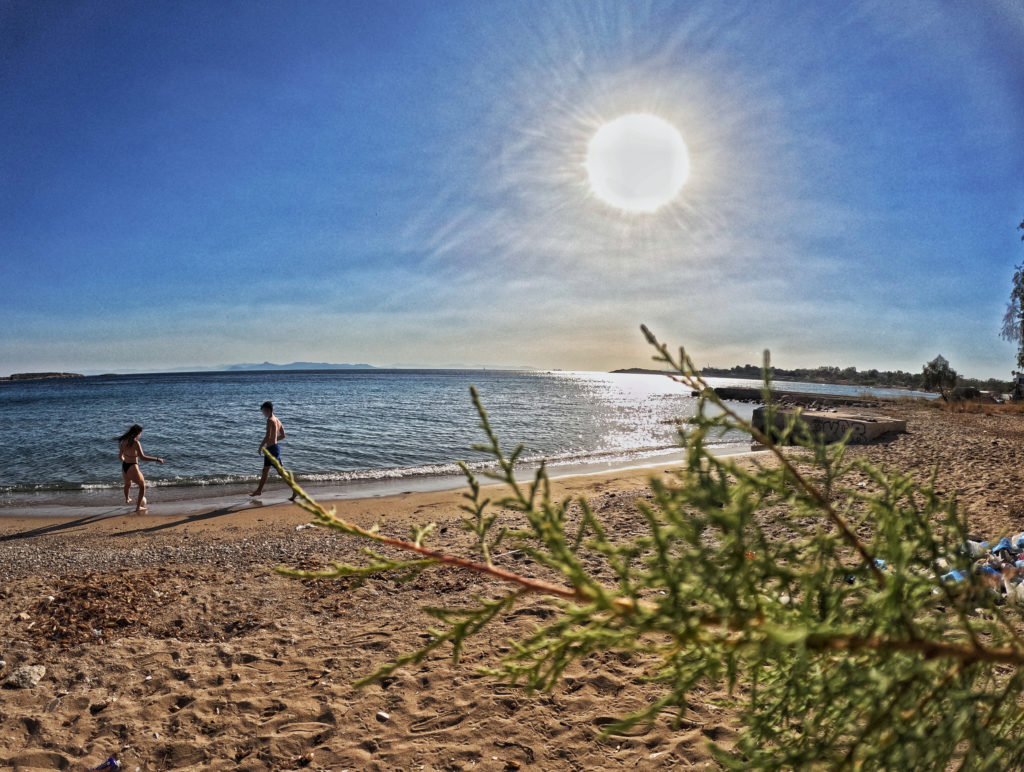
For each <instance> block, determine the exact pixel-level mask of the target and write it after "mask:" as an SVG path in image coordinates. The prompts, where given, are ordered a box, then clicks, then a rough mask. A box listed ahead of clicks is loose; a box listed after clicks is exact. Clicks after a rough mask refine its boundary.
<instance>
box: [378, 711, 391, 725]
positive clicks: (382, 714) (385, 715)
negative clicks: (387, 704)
mask: <svg viewBox="0 0 1024 772" xmlns="http://www.w3.org/2000/svg"><path fill="white" fill-rule="evenodd" d="M390 718H391V714H390V713H385V712H384V711H383V710H379V711H377V720H378V721H380V722H381V723H382V724H383V723H384V722H385V721H387V720H388V719H390Z"/></svg>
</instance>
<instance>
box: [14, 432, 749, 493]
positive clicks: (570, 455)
mask: <svg viewBox="0 0 1024 772" xmlns="http://www.w3.org/2000/svg"><path fill="white" fill-rule="evenodd" d="M718 444H720V445H721V446H730V445H733V444H736V443H729V442H721V443H718ZM679 450H680V446H679V445H677V444H675V443H673V444H664V445H651V446H647V447H638V448H627V449H621V450H620V449H616V450H607V449H606V450H599V451H592V452H565V453H557V454H552V455H547V456H545V455H540V454H535V455H527V456H521V457H520V458H519V459H518V460H517V462H516V466H517V468H520V469H525V468H530V467H536V466H538V465H539V464H541V463H544V464H545V465H546V466H548V467H552V468H557V467H562V466H571V465H574V464H590V463H611V464H617V463H629V462H634V461H642V460H644V459H657V458H659V457H661V456H666V455H670V454H672V453H677V452H678V451H679ZM466 466H467V467H468V468H469V469H470V471H472V472H486V471H494V470H496V469H497V463H496V462H494V461H487V460H478V461H470V462H466ZM461 474H462V469H461V467H460V466H459V465H458V464H457V463H455V462H444V463H437V464H418V465H413V466H396V467H376V468H368V469H344V470H332V471H320V472H298V473H296V474H295V479H296V480H297V481H298V482H299V483H315V484H321V485H323V484H331V483H340V484H344V483H358V482H375V481H388V480H403V479H415V478H424V477H452V476H460V475H461ZM253 479H254V475H252V474H247V475H243V474H217V475H206V476H191V477H187V476H186V477H174V478H147V480H146V484H147V486H148V487H151V488H211V487H218V486H228V485H237V484H241V483H246V484H248V483H250V482H252V480H253ZM121 485H122V483H121V482H119V481H118V482H113V481H102V482H95V481H89V482H69V481H65V480H62V481H57V482H50V483H38V484H15V485H4V486H0V496H10V495H15V494H38V493H72V492H90V491H106V490H114V489H118V488H120V487H121Z"/></svg>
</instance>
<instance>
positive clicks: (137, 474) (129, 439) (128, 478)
mask: <svg viewBox="0 0 1024 772" xmlns="http://www.w3.org/2000/svg"><path fill="white" fill-rule="evenodd" d="M140 434H142V427H141V426H139V425H138V424H134V425H133V426H132V428H131V429H129V430H128V431H126V432H125V433H124V434H122V435H121V436H120V437H115V438H114V439H115V440H117V443H118V446H119V447H120V449H121V477H123V478H124V503H125V504H131V503H132V500H131V497H130V496H129V493H130V491H131V487H132V483H135V484H136V485H138V486H139V500H138V503H137V504H136V505H135V511H136V512H142V511H143V510H144V509H146V478H145V477H143V476H142V470H141V469H139V462H140V461H156V462H158V463H161V464H162V463H163V462H164V460H163V459H162V458H157V457H156V456H147V455H146V454H145V453H144V452H143V451H142V443H140V442H139V435H140Z"/></svg>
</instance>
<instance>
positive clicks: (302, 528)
mask: <svg viewBox="0 0 1024 772" xmlns="http://www.w3.org/2000/svg"><path fill="white" fill-rule="evenodd" d="M307 528H316V526H315V525H313V524H312V523H303V524H302V525H297V526H295V530H296V531H305V530H306V529H307Z"/></svg>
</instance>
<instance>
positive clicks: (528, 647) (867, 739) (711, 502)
mask: <svg viewBox="0 0 1024 772" xmlns="http://www.w3.org/2000/svg"><path fill="white" fill-rule="evenodd" d="M644 332H645V334H646V335H647V337H648V339H649V341H650V342H651V344H652V345H653V346H654V347H655V350H656V356H655V359H656V360H657V361H659V362H661V363H663V364H665V365H668V366H669V367H671V368H672V369H673V370H674V371H675V372H676V374H677V377H678V378H680V379H681V380H682V381H683V382H685V383H687V384H688V385H690V386H691V387H693V388H694V390H696V391H697V392H698V393H699V394H700V395H701V396H700V408H701V409H700V411H699V412H698V415H697V417H696V418H695V419H694V420H692V421H691V422H688V423H687V424H686V425H685V426H682V427H681V428H680V432H681V440H682V441H683V443H684V444H685V447H686V451H687V458H686V462H685V464H684V466H683V467H682V468H681V469H679V470H677V471H676V472H674V473H673V474H672V475H671V476H670V477H669V480H668V481H667V482H662V481H660V480H658V479H652V480H651V483H650V496H649V498H645V499H643V500H641V501H638V507H639V509H640V511H641V513H642V515H643V517H644V518H645V520H646V523H647V531H646V533H645V534H644V535H641V536H639V537H634V536H631V537H628V538H618V537H617V534H616V528H615V523H612V522H602V521H601V520H600V519H599V518H598V517H597V516H596V515H595V513H594V510H593V509H592V508H591V506H590V505H589V503H588V502H587V500H585V499H579V500H571V499H565V500H561V501H559V500H554V499H552V497H551V493H550V486H549V481H548V477H547V474H546V472H545V470H544V468H543V467H541V469H540V470H539V471H538V472H537V473H536V475H535V476H534V477H533V478H532V479H531V480H530V481H529V482H525V483H524V482H520V481H519V480H517V479H516V475H515V462H516V459H517V457H518V455H519V453H520V451H521V446H520V447H517V448H516V449H514V450H512V451H511V452H505V451H504V450H503V448H502V447H501V445H500V443H499V440H498V437H497V436H496V435H495V434H494V432H493V430H492V427H491V425H490V422H489V420H488V416H487V412H486V410H485V409H484V408H483V405H482V403H481V402H480V400H479V397H478V396H477V394H476V393H475V391H474V393H473V398H474V401H475V404H476V405H477V409H478V412H479V416H480V423H481V428H482V429H483V431H484V434H485V437H486V442H485V443H483V444H481V445H479V446H476V448H477V449H479V450H483V451H486V452H487V453H488V454H490V455H491V456H492V458H493V459H494V463H495V465H496V467H495V470H494V471H493V472H488V473H484V474H483V475H482V476H483V477H486V478H489V479H492V480H496V481H498V482H500V483H502V484H503V485H504V491H505V492H504V495H502V496H501V497H493V498H492V496H491V495H490V494H489V493H488V491H487V489H485V488H483V487H482V486H481V485H480V481H479V479H478V478H477V476H476V475H474V474H473V473H472V472H470V470H469V469H468V468H466V469H464V471H465V473H466V475H467V478H468V480H469V491H468V492H467V493H466V494H465V496H466V501H467V503H466V504H465V506H464V507H463V509H464V510H465V512H466V515H467V516H466V517H465V519H464V527H465V528H466V529H467V530H468V531H470V532H471V533H472V534H473V535H474V537H475V542H476V544H477V553H476V554H473V555H454V554H448V553H446V552H444V551H435V550H433V549H431V548H430V546H429V544H430V539H431V534H432V527H431V526H430V525H429V524H424V525H422V526H418V527H416V528H415V529H414V530H413V533H412V534H411V536H410V537H409V539H407V540H401V539H396V538H393V537H386V536H383V535H381V534H380V533H378V532H376V531H375V530H373V529H364V528H361V527H358V526H356V525H354V524H352V523H350V522H347V521H345V520H342V519H340V518H338V517H336V516H335V514H334V512H333V511H328V510H327V509H325V508H324V507H322V506H321V505H320V504H318V503H317V502H316V501H315V500H314V499H312V498H311V497H310V496H308V495H307V494H306V493H305V492H303V491H302V489H301V488H300V487H299V486H297V485H296V484H295V482H294V480H293V479H292V478H291V476H290V475H289V474H288V473H287V472H286V471H285V470H283V469H280V468H279V471H281V472H282V474H284V476H285V478H286V479H287V480H288V481H289V483H290V485H291V486H292V487H293V488H294V489H295V491H296V493H297V496H298V501H299V503H300V504H301V505H302V506H303V507H304V508H305V509H306V510H307V511H309V512H310V513H311V514H312V515H313V516H314V518H315V522H316V523H317V524H319V525H321V526H323V527H325V528H328V529H331V530H333V531H336V532H339V533H342V534H347V535H349V536H352V537H355V538H358V539H360V540H365V541H366V542H367V543H368V544H369V545H370V546H369V547H368V549H367V550H366V552H365V554H366V561H365V562H364V563H363V564H361V565H351V564H343V563H336V564H335V567H334V569H333V570H329V571H303V570H287V571H286V573H288V574H289V575H291V576H295V577H302V578H306V579H309V578H320V579H323V578H330V577H349V578H355V579H357V580H358V579H360V578H364V577H368V576H373V575H376V574H388V575H390V576H393V577H396V578H398V579H404V580H409V579H413V578H415V577H417V576H419V575H420V574H422V572H424V571H427V570H429V569H432V568H435V567H441V566H444V567H448V568H453V569H456V570H459V571H466V572H472V573H475V574H478V575H480V576H482V577H485V578H487V579H490V580H492V584H491V585H489V587H490V589H491V590H492V591H493V592H492V596H491V597H483V596H481V597H479V598H478V601H477V603H476V604H475V605H473V606H471V607H467V608H440V607H438V608H430V609H427V611H428V613H429V614H430V615H431V616H432V617H433V618H434V619H435V620H437V623H438V626H437V627H436V628H435V629H432V630H430V631H427V632H425V633H424V634H425V635H429V636H430V637H429V639H428V640H427V643H426V644H425V645H424V646H423V647H422V648H421V649H419V650H418V651H414V652H409V653H407V654H405V655H402V656H400V657H399V658H397V659H396V660H395V661H393V662H391V663H389V664H386V665H384V666H382V667H380V668H378V669H377V670H376V671H374V672H372V673H369V674H368V675H367V676H366V677H365V678H364V679H363V680H362V681H361V683H364V684H365V683H370V682H373V681H377V680H380V679H383V678H386V677H389V676H390V674H391V673H393V672H395V671H396V670H398V669H399V668H401V667H403V666H405V665H411V664H415V663H419V662H422V661H424V660H425V659H426V658H427V657H428V656H429V655H431V654H432V653H436V652H438V651H447V652H450V653H451V655H452V657H453V658H454V659H456V660H458V658H459V656H460V654H461V653H462V652H463V651H464V650H465V649H466V647H468V646H471V645H472V638H473V636H474V635H475V634H476V633H478V632H480V631H481V630H482V629H484V628H486V627H487V626H488V625H489V624H491V623H492V622H493V621H494V620H495V619H497V618H499V617H501V616H503V615H505V614H507V613H508V612H509V611H510V610H511V609H512V608H513V607H514V606H516V604H519V603H521V602H522V601H523V600H524V599H525V597H526V596H539V597H540V598H542V599H543V602H544V603H546V604H547V605H548V606H549V613H548V614H547V615H545V617H542V618H543V619H544V622H543V623H541V624H539V625H538V626H537V627H536V628H535V629H534V631H533V632H532V633H529V634H527V635H526V636H525V637H523V638H520V639H519V640H515V641H513V642H512V644H511V650H510V651H509V652H508V653H507V654H506V655H505V656H504V657H503V658H501V659H499V660H498V661H497V662H494V663H493V666H490V667H488V668H487V669H486V672H487V673H489V674H490V675H491V676H492V677H494V678H498V679H502V680H506V681H509V682H512V683H519V684H522V685H523V686H524V687H525V689H526V690H527V691H530V692H533V691H538V690H548V689H552V688H554V687H556V686H557V684H558V683H559V681H560V678H561V676H562V674H563V672H564V671H565V669H566V667H568V666H569V665H570V664H572V663H574V662H590V663H593V660H591V659H589V658H591V657H592V655H601V654H604V653H607V652H612V653H613V654H615V656H618V657H621V658H625V659H629V660H631V661H634V662H636V661H640V662H643V663H644V664H645V665H646V672H647V673H648V676H647V677H648V678H649V680H651V681H652V682H654V683H657V684H660V685H661V687H662V695H661V697H660V698H658V699H656V700H654V701H652V702H651V703H650V704H649V705H648V706H647V707H646V708H645V709H642V710H640V711H638V712H636V713H634V714H632V715H628V716H623V717H622V718H621V721H620V722H619V723H618V724H614V725H611V726H608V727H606V731H607V732H616V731H622V730H624V729H625V728H626V727H628V726H630V725H633V724H635V723H637V722H647V721H651V720H653V719H654V718H655V717H657V716H658V715H660V714H663V713H668V714H671V715H673V716H674V718H675V722H676V725H677V726H681V725H683V724H684V722H685V721H686V720H687V713H688V706H689V703H690V701H691V699H695V698H696V694H697V693H699V692H700V691H701V690H702V689H704V688H705V687H706V686H707V685H708V684H725V685H727V687H728V689H729V693H730V695H731V705H732V707H733V708H734V709H735V711H736V712H737V714H738V715H739V718H740V724H741V726H740V734H739V738H738V740H737V742H736V744H735V746H734V747H732V748H724V747H715V748H714V751H715V754H716V759H717V760H718V762H719V763H720V764H721V765H722V766H723V767H724V768H727V769H737V770H739V769H762V770H780V769H794V768H796V769H851V770H852V769H901V770H902V769H915V770H946V769H951V768H952V769H972V770H1004V769H1010V768H1019V767H1020V766H1021V765H1022V763H1024V748H1021V746H1020V744H1019V742H1018V740H1017V733H1018V728H1019V726H1020V725H1021V723H1022V721H1024V710H1022V708H1021V705H1020V703H1019V699H1018V696H1019V694H1020V692H1021V688H1022V686H1024V671H1022V669H1021V665H1024V638H1022V637H1021V615H1020V613H1019V610H1018V608H1017V607H1016V606H1005V605H1001V600H1000V598H999V597H998V596H997V594H996V593H994V592H993V591H992V589H991V587H990V585H989V584H987V583H986V581H985V580H984V579H983V578H982V577H981V576H980V575H978V574H975V572H974V571H972V564H973V559H972V558H971V557H970V556H969V554H968V553H967V552H966V551H965V550H964V545H965V544H966V543H967V541H968V539H969V534H968V531H967V524H966V516H965V514H964V513H963V512H961V510H960V509H959V507H958V505H957V501H956V498H955V496H948V495H943V494H942V493H940V492H939V491H938V490H937V489H936V488H935V487H934V485H933V483H934V476H933V477H932V478H931V479H928V480H924V481H919V480H914V479H912V478H911V477H910V476H908V475H905V474H902V473H895V472H888V471H886V470H883V469H880V468H878V467H875V466H872V465H870V464H869V463H867V462H866V461H864V460H862V459H855V460H852V461H851V460H848V459H847V458H846V454H845V447H844V444H843V443H841V442H840V443H836V444H831V445H826V444H824V443H822V442H820V441H818V440H816V439H815V437H813V436H811V435H810V434H809V433H808V432H807V431H806V429H805V428H804V426H803V425H802V424H801V422H800V421H799V419H796V420H793V421H791V422H790V423H789V424H788V426H787V427H786V429H785V430H784V432H783V436H782V437H781V438H779V439H780V440H781V442H780V444H779V445H776V444H775V443H773V441H772V438H769V437H766V436H764V435H762V434H761V433H760V432H758V431H757V430H756V429H755V428H754V427H753V426H751V425H750V424H749V423H748V422H746V421H745V420H743V419H742V418H741V417H740V416H739V415H737V414H736V413H735V412H733V411H732V410H731V409H730V407H729V406H728V405H727V404H725V403H723V402H722V401H720V400H719V399H718V398H717V397H716V396H715V394H714V392H713V390H712V389H710V388H709V387H708V384H707V383H706V382H705V381H704V379H703V377H702V376H701V374H700V373H699V372H698V371H697V369H696V368H695V367H694V365H693V363H692V361H691V360H690V358H689V357H688V356H687V355H686V353H685V351H683V350H680V351H679V352H678V354H673V353H671V352H670V350H669V349H668V348H667V347H666V346H665V345H664V344H662V343H660V342H659V341H658V340H657V339H656V338H655V337H654V336H653V335H652V334H651V333H650V332H648V331H647V330H646V329H645V330H644ZM764 374H765V389H766V391H767V390H768V389H769V388H770V378H769V377H768V376H769V374H770V369H769V368H768V367H767V357H766V366H765V368H764ZM769 407H770V406H769ZM723 429H732V430H740V431H743V432H745V433H747V434H748V435H749V436H750V437H751V438H752V439H753V440H754V441H756V442H759V443H761V444H763V445H764V446H765V447H767V448H768V450H769V457H770V459H771V461H761V460H754V461H749V460H748V461H747V462H742V461H737V460H736V459H734V458H730V457H716V456H715V455H714V454H713V453H711V452H710V450H709V449H708V447H707V444H706V443H707V441H708V439H709V438H711V437H714V436H715V435H716V434H717V433H718V432H720V431H722V430H723ZM790 439H792V440H794V441H796V443H797V445H798V450H796V451H791V450H788V449H787V450H783V449H782V448H781V443H782V442H785V441H787V440H790ZM272 460H273V459H272ZM495 510H500V511H502V512H505V513H509V512H511V513H513V514H514V515H515V516H516V519H517V521H518V524H517V525H516V527H513V528H509V527H507V526H503V525H499V523H500V522H502V521H501V520H499V519H498V518H496V517H495V514H494V513H495ZM780 525H781V527H782V528H783V531H784V533H785V538H779V537H778V533H779V532H778V528H779V527H780ZM769 526H771V527H769ZM499 544H501V545H503V550H504V552H505V553H508V552H510V551H511V552H515V553H517V554H519V555H525V556H526V557H527V558H528V559H529V560H528V563H527V564H526V565H525V566H524V565H523V563H514V564H512V566H511V567H509V566H506V565H503V564H500V562H499V560H498V559H497V558H496V557H495V552H496V547H497V546H498V545H499ZM953 572H957V573H956V579H957V580H956V581H951V580H949V574H950V573H953ZM501 586H505V587H506V588H507V589H505V590H504V591H501V590H500V589H499V588H500V587H501Z"/></svg>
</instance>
